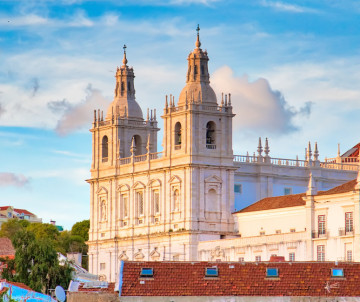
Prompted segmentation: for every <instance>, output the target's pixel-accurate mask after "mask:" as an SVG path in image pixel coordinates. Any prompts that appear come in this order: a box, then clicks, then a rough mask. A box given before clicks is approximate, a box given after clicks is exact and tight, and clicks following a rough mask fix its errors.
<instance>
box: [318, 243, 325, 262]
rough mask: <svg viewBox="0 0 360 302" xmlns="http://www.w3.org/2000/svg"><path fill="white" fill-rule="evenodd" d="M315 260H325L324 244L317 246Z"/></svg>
mask: <svg viewBox="0 0 360 302" xmlns="http://www.w3.org/2000/svg"><path fill="white" fill-rule="evenodd" d="M317 261H325V245H318V246H317Z"/></svg>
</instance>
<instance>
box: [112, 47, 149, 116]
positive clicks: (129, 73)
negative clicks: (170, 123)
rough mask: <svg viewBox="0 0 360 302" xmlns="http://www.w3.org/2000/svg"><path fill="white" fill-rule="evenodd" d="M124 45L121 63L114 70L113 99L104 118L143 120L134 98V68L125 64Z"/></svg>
mask: <svg viewBox="0 0 360 302" xmlns="http://www.w3.org/2000/svg"><path fill="white" fill-rule="evenodd" d="M125 50H126V45H124V58H123V65H122V66H121V67H120V68H119V67H118V68H117V70H116V75H115V78H116V87H115V96H114V100H113V101H112V103H111V104H110V106H109V108H108V111H107V114H106V119H111V118H112V115H115V116H120V117H127V118H131V119H141V120H143V113H142V110H141V108H140V106H139V104H138V103H137V102H136V100H135V86H134V78H135V75H134V70H133V68H132V67H129V66H128V65H127V62H128V61H127V59H126V51H125Z"/></svg>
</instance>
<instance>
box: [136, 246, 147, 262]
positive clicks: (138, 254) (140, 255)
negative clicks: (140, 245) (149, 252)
mask: <svg viewBox="0 0 360 302" xmlns="http://www.w3.org/2000/svg"><path fill="white" fill-rule="evenodd" d="M134 258H135V260H137V261H141V260H143V259H144V258H145V255H144V254H143V253H142V251H141V249H139V250H138V252H137V253H136V254H135V255H134Z"/></svg>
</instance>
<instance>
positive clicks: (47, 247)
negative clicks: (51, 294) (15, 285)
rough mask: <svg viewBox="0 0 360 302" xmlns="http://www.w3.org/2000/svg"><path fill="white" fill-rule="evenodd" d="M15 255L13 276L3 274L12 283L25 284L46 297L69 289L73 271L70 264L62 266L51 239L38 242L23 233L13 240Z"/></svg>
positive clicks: (32, 234) (6, 272) (32, 235)
mask: <svg viewBox="0 0 360 302" xmlns="http://www.w3.org/2000/svg"><path fill="white" fill-rule="evenodd" d="M13 245H14V247H15V249H16V253H15V270H16V273H15V274H14V275H12V274H11V272H9V270H10V268H9V267H8V268H7V269H4V273H5V275H6V276H8V279H9V280H10V281H16V282H22V283H25V284H26V285H28V286H29V287H31V288H32V289H33V290H35V291H38V292H43V293H46V291H47V290H48V289H49V288H55V287H56V285H61V286H63V287H65V288H66V287H67V286H68V284H69V282H70V280H71V272H72V268H71V267H70V266H69V264H68V263H64V265H63V266H62V265H60V264H59V261H58V255H57V252H56V250H55V249H54V245H53V242H52V241H51V240H49V238H46V237H45V238H36V234H35V233H34V232H32V231H29V230H20V231H19V232H17V233H16V234H15V236H14V238H13Z"/></svg>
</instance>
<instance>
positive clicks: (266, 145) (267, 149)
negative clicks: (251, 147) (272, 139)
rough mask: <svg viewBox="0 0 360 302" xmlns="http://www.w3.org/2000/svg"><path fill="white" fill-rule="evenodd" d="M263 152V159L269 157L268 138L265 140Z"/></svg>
mask: <svg viewBox="0 0 360 302" xmlns="http://www.w3.org/2000/svg"><path fill="white" fill-rule="evenodd" d="M264 152H265V157H269V153H270V148H269V141H268V138H265V148H264Z"/></svg>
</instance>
